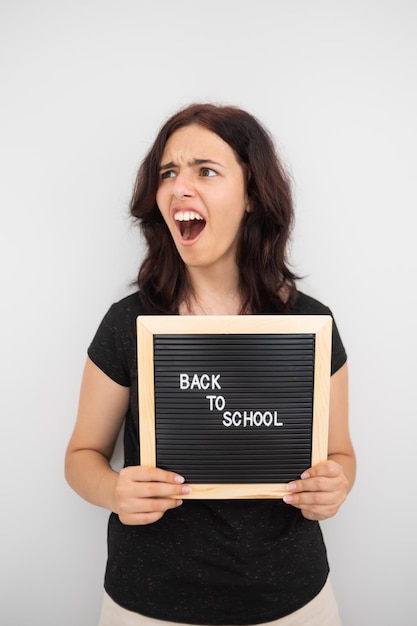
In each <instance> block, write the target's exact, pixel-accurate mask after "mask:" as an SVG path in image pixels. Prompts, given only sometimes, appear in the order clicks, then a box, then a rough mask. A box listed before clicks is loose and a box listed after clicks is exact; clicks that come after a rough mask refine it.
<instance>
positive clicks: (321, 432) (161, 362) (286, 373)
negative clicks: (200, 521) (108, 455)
mask: <svg viewBox="0 0 417 626" xmlns="http://www.w3.org/2000/svg"><path fill="white" fill-rule="evenodd" d="M331 328H332V319H331V317H330V316H324V315H312V316H308V315H302V316H299V315H270V316H268V315H266V316H251V315H246V316H139V317H138V319H137V331H138V332H137V336H138V391H139V433H140V451H141V464H142V465H146V466H151V467H162V468H165V469H170V470H172V471H176V472H178V473H180V474H182V475H183V476H184V477H185V479H186V482H187V484H189V485H190V486H191V488H192V492H191V493H190V494H189V495H186V496H184V497H186V498H201V499H207V498H280V497H283V496H284V495H285V494H286V493H287V490H286V486H285V484H286V483H287V482H288V481H290V480H293V479H296V478H298V477H299V476H300V474H301V473H302V472H303V471H304V470H305V469H307V468H308V467H310V465H313V464H315V463H317V462H319V461H321V460H325V459H326V458H327V438H328V413H329V391H330V361H331Z"/></svg>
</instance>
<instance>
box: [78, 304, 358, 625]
mask: <svg viewBox="0 0 417 626" xmlns="http://www.w3.org/2000/svg"><path fill="white" fill-rule="evenodd" d="M146 313H147V311H145V310H144V309H143V306H142V305H141V301H140V296H139V294H138V293H135V294H132V295H130V296H128V297H127V298H124V299H123V300H121V301H120V302H118V303H116V304H113V305H112V306H111V308H110V309H109V311H108V312H107V314H106V316H105V317H104V319H103V321H102V323H101V324H100V327H99V329H98V331H97V333H96V335H95V337H94V339H93V341H92V343H91V345H90V347H89V350H88V354H89V356H90V358H91V359H92V360H93V361H94V363H96V365H97V366H98V367H100V369H102V370H103V371H104V372H105V373H106V374H107V375H108V376H109V377H110V378H112V379H113V380H114V381H116V382H117V383H119V384H120V385H124V386H128V387H130V406H129V410H128V413H127V415H126V422H125V442H124V443H125V465H135V464H138V463H139V462H140V452H139V444H138V439H139V435H138V417H137V416H138V398H137V363H136V317H137V316H138V315H144V314H146ZM291 313H293V314H298V315H331V311H330V310H329V309H328V308H327V307H326V306H324V305H323V304H321V303H320V302H318V301H317V300H314V299H313V298H310V297H309V296H307V295H305V294H303V293H299V294H298V298H297V301H296V303H295V305H294V308H293V310H292V311H291ZM345 361H346V352H345V349H344V347H343V344H342V342H341V339H340V336H339V333H338V331H337V327H336V325H335V324H333V345H332V373H334V372H335V371H337V370H338V369H339V368H340V367H341V366H342V365H343V364H344V362H345ZM328 571H329V567H328V561H327V555H326V548H325V545H324V542H323V537H322V533H321V530H320V526H319V524H318V522H312V521H308V520H306V519H304V518H303V516H302V515H301V514H300V512H299V511H298V510H297V509H295V508H293V507H291V506H289V505H286V504H284V503H283V502H282V501H281V500H186V501H184V503H183V505H182V506H180V507H178V508H176V509H174V510H172V511H168V512H167V513H166V514H165V515H164V516H163V518H162V519H161V520H160V521H158V522H156V523H155V524H149V525H146V526H125V525H124V524H122V523H121V522H120V520H119V518H118V516H117V515H115V514H111V516H110V519H109V527H108V561H107V568H106V575H105V588H106V591H107V593H108V594H109V595H110V596H111V597H112V598H113V600H114V601H115V602H117V603H118V604H120V605H121V606H123V607H124V608H126V609H129V610H131V611H136V612H138V613H142V614H143V615H148V616H150V617H153V618H156V619H161V620H168V621H173V622H183V623H190V624H223V625H224V624H229V625H232V624H242V625H244V624H258V623H262V622H267V621H272V620H275V619H278V618H280V617H284V616H285V615H288V614H290V613H292V612H293V611H296V610H297V609H299V608H301V607H302V606H304V605H305V604H306V603H307V602H309V601H310V600H312V599H313V598H314V597H315V596H316V595H317V593H319V591H320V590H321V589H322V587H323V586H324V583H325V582H326V579H327V575H328Z"/></svg>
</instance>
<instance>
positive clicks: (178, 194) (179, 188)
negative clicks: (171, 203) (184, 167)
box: [172, 171, 195, 200]
mask: <svg viewBox="0 0 417 626" xmlns="http://www.w3.org/2000/svg"><path fill="white" fill-rule="evenodd" d="M194 193H195V191H194V185H193V182H192V177H191V174H190V173H187V172H185V171H181V172H178V174H177V176H176V178H175V183H174V184H173V186H172V195H173V196H174V197H175V198H176V199H177V200H180V199H181V198H192V196H193V195H194Z"/></svg>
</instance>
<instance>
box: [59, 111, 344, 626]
mask: <svg viewBox="0 0 417 626" xmlns="http://www.w3.org/2000/svg"><path fill="white" fill-rule="evenodd" d="M131 213H132V215H133V216H134V217H135V218H136V219H137V221H138V222H139V225H140V227H141V229H142V232H143V234H144V236H145V239H146V242H147V246H148V248H147V254H146V257H145V259H144V261H143V263H142V265H141V267H140V270H139V274H138V281H137V284H138V290H137V292H135V293H134V294H132V295H130V296H127V297H126V298H124V299H123V300H121V301H120V302H118V303H116V304H114V305H112V306H111V307H110V309H109V311H108V312H107V314H106V315H105V317H104V319H103V321H102V323H101V324H100V327H99V329H98V331H97V333H96V336H95V337H94V339H93V341H92V343H91V345H90V347H89V350H88V358H87V362H86V366H85V371H84V376H83V381H82V387H81V393H80V403H79V411H78V417H77V421H76V425H75V428H74V432H73V435H72V437H71V440H70V442H69V445H68V450H67V455H66V477H67V480H68V482H69V484H70V485H71V486H72V487H73V488H74V489H75V490H76V491H77V492H78V493H79V494H80V495H81V496H82V497H83V498H85V499H86V500H88V501H89V502H91V503H93V504H96V505H99V506H102V507H106V508H107V509H109V511H111V512H112V513H111V515H110V520H109V536H108V563H107V569H106V576H105V591H106V593H105V599H104V604H103V610H102V616H101V621H100V624H101V625H102V626H110V625H112V624H114V625H116V624H117V626H120V625H122V624H132V625H133V624H146V623H148V622H149V623H150V622H152V623H153V624H155V620H161V621H168V622H169V621H172V622H180V623H187V624H223V625H225V624H229V625H232V624H259V623H266V622H272V621H273V622H274V623H276V624H280V625H282V626H284V625H289V624H291V625H293V624H309V626H314V625H315V624H317V625H320V626H325V625H326V624H328V625H329V626H330V625H332V626H335V625H337V624H340V621H339V617H338V611H337V605H336V603H335V600H334V597H333V595H332V590H331V586H330V582H329V580H328V573H329V567H328V562H327V557H326V549H325V545H324V542H323V538H322V534H321V530H320V526H319V521H320V520H324V519H326V518H329V517H331V516H333V515H334V514H335V513H336V512H337V511H338V509H339V507H340V506H341V504H342V503H343V502H344V501H345V499H346V496H347V494H348V492H349V490H350V488H351V487H352V484H353V481H354V474H355V457H354V451H353V448H352V443H351V440H350V436H349V428H348V391H347V387H348V382H347V363H346V358H347V357H346V353H345V350H344V347H343V344H342V342H341V339H340V336H339V333H338V331H337V327H336V325H335V324H333V342H332V376H331V392H330V428H329V454H328V460H327V461H326V462H322V463H320V464H318V465H316V466H314V467H306V468H305V471H304V472H303V473H302V475H301V476H300V478H299V479H298V480H294V481H291V482H290V483H289V484H288V486H287V487H288V495H286V496H285V498H284V499H283V500H274V499H271V500H211V501H210V500H190V499H183V495H184V494H187V493H189V487H188V486H187V484H186V483H185V482H184V477H183V476H181V475H178V474H176V473H175V472H172V471H166V470H164V469H160V468H148V467H142V466H141V465H140V449H139V435H138V419H137V416H138V397H137V361H136V331H135V322H136V317H137V316H138V315H140V314H158V315H161V314H167V315H172V314H174V315H237V314H250V315H258V314H265V313H268V314H299V315H304V314H331V312H330V310H329V309H328V308H327V307H326V306H324V305H323V304H321V303H319V302H318V301H316V300H314V299H312V298H311V297H309V296H307V295H305V294H303V293H302V292H300V291H298V289H297V287H296V282H295V279H296V277H295V276H294V274H293V273H292V272H291V270H290V269H289V266H288V263H287V243H288V239H289V236H290V232H291V226H292V220H293V207H292V201H291V191H290V185H289V182H288V179H287V177H286V175H285V172H284V170H283V168H282V166H281V164H280V162H279V160H278V157H277V155H276V152H275V149H274V146H273V142H272V140H271V138H270V136H269V134H268V132H267V131H266V130H265V129H264V127H263V126H262V125H261V124H260V123H259V121H258V120H256V119H255V118H254V117H253V116H251V115H250V114H248V113H247V112H245V111H242V110H240V109H238V108H235V107H221V106H214V105H212V104H194V105H191V106H189V107H187V108H185V109H183V110H181V111H179V112H178V113H177V114H175V115H174V116H173V117H172V118H171V119H169V120H168V121H167V122H166V123H165V125H164V126H163V127H162V128H161V130H160V132H159V134H158V136H157V138H156V140H155V143H154V145H153V146H152V148H151V150H150V151H149V153H148V155H147V156H146V158H145V159H144V161H143V163H142V165H141V167H140V170H139V173H138V176H137V181H136V186H135V190H134V194H133V198H132V201H131ZM123 424H124V427H125V434H124V447H125V464H124V469H123V470H122V471H120V472H116V471H114V470H113V469H112V467H111V465H110V459H111V457H112V453H113V449H114V445H115V442H116V439H117V436H118V433H119V431H120V429H121V427H122V425H123ZM149 618H151V619H149Z"/></svg>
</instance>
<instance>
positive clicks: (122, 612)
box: [99, 579, 342, 626]
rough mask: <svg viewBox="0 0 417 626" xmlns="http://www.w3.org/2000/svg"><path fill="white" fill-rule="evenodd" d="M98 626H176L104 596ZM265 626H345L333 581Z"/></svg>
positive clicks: (328, 581)
mask: <svg viewBox="0 0 417 626" xmlns="http://www.w3.org/2000/svg"><path fill="white" fill-rule="evenodd" d="M99 626H173V622H163V621H161V620H159V619H153V618H152V617H145V616H144V615H140V614H139V613H134V612H132V611H127V610H126V609H123V608H122V607H121V606H119V605H118V604H116V603H115V602H113V600H112V599H111V598H110V596H109V595H108V594H107V593H106V592H104V601H103V606H102V610H101V617H100V621H99ZM264 626H342V622H341V621H340V617H339V610H338V608H337V603H336V599H335V597H334V593H333V588H332V585H331V582H330V580H329V579H327V582H326V584H325V585H324V587H323V589H322V590H321V592H320V593H319V594H318V595H317V596H316V597H315V598H313V600H311V602H309V603H308V604H306V605H305V606H303V607H302V608H301V609H299V610H298V611H295V612H294V613H291V615H288V616H287V617H282V618H281V619H277V620H275V621H274V622H267V623H265V624H264Z"/></svg>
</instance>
